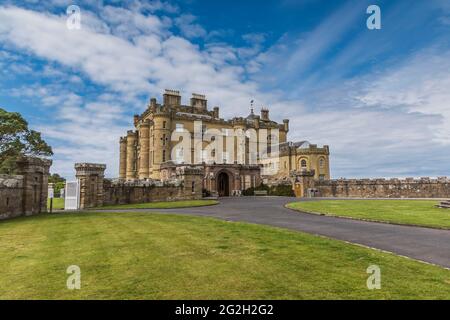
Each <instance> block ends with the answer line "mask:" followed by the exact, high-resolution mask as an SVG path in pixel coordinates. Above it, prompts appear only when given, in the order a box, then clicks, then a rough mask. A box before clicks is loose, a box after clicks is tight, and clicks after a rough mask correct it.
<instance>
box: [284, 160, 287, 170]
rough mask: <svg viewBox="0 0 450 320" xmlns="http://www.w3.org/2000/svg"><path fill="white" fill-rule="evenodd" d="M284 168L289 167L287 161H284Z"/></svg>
mask: <svg viewBox="0 0 450 320" xmlns="http://www.w3.org/2000/svg"><path fill="white" fill-rule="evenodd" d="M284 168H285V169H287V161H285V162H284Z"/></svg>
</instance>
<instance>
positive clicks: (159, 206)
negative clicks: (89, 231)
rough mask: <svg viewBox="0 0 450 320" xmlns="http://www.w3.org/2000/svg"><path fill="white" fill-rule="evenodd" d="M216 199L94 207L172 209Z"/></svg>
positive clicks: (205, 204) (107, 208) (207, 203)
mask: <svg viewBox="0 0 450 320" xmlns="http://www.w3.org/2000/svg"><path fill="white" fill-rule="evenodd" d="M218 203H219V201H216V200H182V201H163V202H147V203H135V204H119V205H113V206H103V207H100V208H95V209H105V210H109V209H173V208H188V207H202V206H211V205H214V204H218Z"/></svg>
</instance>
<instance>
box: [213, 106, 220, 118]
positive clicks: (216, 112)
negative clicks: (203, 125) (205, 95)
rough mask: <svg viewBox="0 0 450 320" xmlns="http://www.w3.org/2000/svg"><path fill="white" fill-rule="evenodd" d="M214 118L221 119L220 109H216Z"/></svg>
mask: <svg viewBox="0 0 450 320" xmlns="http://www.w3.org/2000/svg"><path fill="white" fill-rule="evenodd" d="M213 110H214V118H216V119H219V107H214V109H213Z"/></svg>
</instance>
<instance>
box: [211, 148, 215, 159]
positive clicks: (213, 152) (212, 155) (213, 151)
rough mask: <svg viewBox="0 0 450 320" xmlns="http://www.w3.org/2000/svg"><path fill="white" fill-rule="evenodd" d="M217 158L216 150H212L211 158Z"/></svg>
mask: <svg viewBox="0 0 450 320" xmlns="http://www.w3.org/2000/svg"><path fill="white" fill-rule="evenodd" d="M215 156H216V149H212V151H211V157H213V158H214V157H215Z"/></svg>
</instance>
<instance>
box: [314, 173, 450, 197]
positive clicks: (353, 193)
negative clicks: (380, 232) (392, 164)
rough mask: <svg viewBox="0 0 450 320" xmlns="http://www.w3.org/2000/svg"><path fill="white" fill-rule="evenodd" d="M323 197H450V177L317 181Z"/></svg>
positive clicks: (317, 186)
mask: <svg viewBox="0 0 450 320" xmlns="http://www.w3.org/2000/svg"><path fill="white" fill-rule="evenodd" d="M314 188H316V189H317V190H318V195H319V196H321V197H350V198H351V197H358V198H450V179H448V178H446V177H441V178H437V179H430V178H420V179H413V178H407V179H339V180H328V181H315V186H314Z"/></svg>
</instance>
